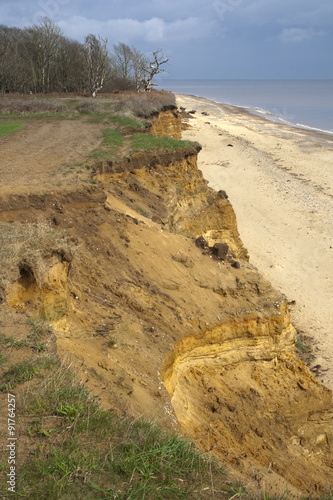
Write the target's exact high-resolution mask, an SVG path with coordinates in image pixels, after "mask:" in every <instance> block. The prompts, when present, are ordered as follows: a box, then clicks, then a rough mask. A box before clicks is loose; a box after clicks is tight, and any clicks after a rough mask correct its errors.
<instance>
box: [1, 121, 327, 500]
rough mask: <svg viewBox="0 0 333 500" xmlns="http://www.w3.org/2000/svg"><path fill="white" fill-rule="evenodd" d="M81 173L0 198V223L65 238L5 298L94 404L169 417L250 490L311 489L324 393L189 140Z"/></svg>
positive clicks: (321, 454) (319, 487)
mask: <svg viewBox="0 0 333 500" xmlns="http://www.w3.org/2000/svg"><path fill="white" fill-rule="evenodd" d="M175 119H176V118H175ZM95 168H96V173H95V178H96V180H97V181H100V183H99V184H98V185H91V186H90V187H89V188H87V187H85V188H82V187H78V188H76V189H74V188H73V189H72V190H70V189H69V190H67V191H62V192H60V191H56V190H55V189H50V190H49V191H45V192H44V193H43V195H42V196H41V195H28V194H22V195H21V196H18V195H14V194H12V195H9V196H8V197H7V198H3V199H2V200H0V208H1V214H0V222H1V224H2V229H3V230H5V228H6V225H8V224H12V223H13V221H15V222H16V223H20V222H24V223H27V222H32V223H35V222H38V221H41V220H42V221H47V222H48V223H49V224H50V226H51V227H54V228H61V229H65V230H66V231H67V232H68V233H69V234H70V235H71V237H72V239H73V242H75V246H76V251H75V253H74V255H73V258H71V259H70V258H67V257H66V255H60V254H57V255H53V256H51V257H50V256H48V257H47V256H45V270H44V272H43V273H42V274H38V270H37V269H34V267H33V266H30V268H29V269H30V270H29V273H26V272H22V269H23V268H24V266H21V275H20V277H19V278H18V279H17V280H16V281H15V282H14V283H12V284H11V285H10V286H9V287H8V288H7V290H6V294H5V299H6V301H7V304H8V305H10V306H11V307H12V308H14V309H16V310H17V311H28V312H29V313H32V314H38V315H41V316H43V317H45V318H46V319H47V320H48V321H49V322H50V323H52V324H53V325H54V327H55V331H56V335H57V349H58V352H59V354H60V355H61V356H62V357H64V358H66V357H70V359H71V360H72V362H73V363H75V365H76V366H77V367H80V368H78V375H79V376H80V377H81V378H82V380H83V382H84V383H86V384H87V385H88V387H89V389H90V390H91V391H92V393H94V394H96V395H98V396H99V397H100V398H101V403H102V405H104V406H106V407H111V408H113V409H116V410H117V411H118V412H123V413H127V414H130V415H133V416H139V415H145V416H147V417H149V418H157V419H158V420H159V421H160V423H161V424H163V425H166V426H169V427H174V428H177V427H178V426H179V428H180V429H181V430H182V432H183V433H185V434H187V435H189V436H191V437H192V438H193V439H194V440H195V441H196V443H197V444H198V446H200V447H201V448H202V450H204V451H207V450H209V451H210V452H211V453H213V454H214V455H215V456H216V457H217V458H218V459H219V460H220V461H221V462H222V463H227V464H228V466H229V467H230V469H231V471H232V473H233V474H234V477H235V478H236V479H239V480H242V482H243V483H245V486H247V487H249V489H250V490H252V491H253V492H257V491H259V490H261V491H263V490H265V491H267V492H270V491H273V492H274V493H279V492H280V493H284V492H285V491H286V490H287V489H288V490H289V491H290V498H292V495H294V497H295V498H300V497H301V494H307V493H308V492H311V494H312V495H314V496H316V495H317V496H320V494H321V492H322V491H325V490H327V489H328V488H329V486H330V484H332V482H333V476H332V465H333V463H332V446H333V431H332V414H333V408H332V395H331V392H330V391H329V390H328V389H326V388H325V387H323V386H322V385H320V384H319V383H318V382H317V381H316V379H315V378H314V377H313V375H312V373H311V372H310V371H309V370H308V369H307V367H306V366H305V365H304V364H303V363H302V362H301V361H300V360H299V359H298V358H297V357H296V355H295V353H294V342H295V334H296V332H295V330H294V328H293V326H292V325H291V323H290V317H289V313H288V309H287V300H286V298H285V297H284V296H282V295H281V294H280V293H279V292H277V291H276V290H274V289H272V287H271V285H270V283H269V282H268V281H267V280H265V278H264V277H263V276H262V275H261V274H260V273H259V272H258V270H256V269H255V268H253V266H251V264H250V263H249V262H248V256H247V252H246V250H245V249H244V247H243V245H242V243H241V240H240V237H239V234H238V230H237V224H236V218H235V215H234V212H233V209H232V206H231V204H230V202H229V201H228V198H227V197H226V195H225V193H223V192H221V193H215V192H214V191H213V190H211V189H209V188H208V187H207V183H206V181H205V180H204V179H203V177H202V173H201V172H200V171H199V170H198V169H197V165H196V152H193V151H189V150H181V151H177V152H174V153H170V152H167V151H162V152H161V151H160V152H158V153H150V154H145V155H143V154H140V155H139V154H137V155H136V156H134V157H132V158H130V161H127V162H126V163H124V164H122V165H121V164H112V163H99V164H96V167H95ZM199 236H204V238H205V239H206V240H207V243H208V245H209V246H210V247H213V246H214V244H215V243H226V244H227V245H228V251H227V253H226V254H225V255H224V256H223V258H222V257H220V258H219V257H218V256H217V255H216V254H214V253H212V252H210V251H209V250H207V248H200V247H198V246H197V245H196V244H195V240H196V238H198V237H199ZM5 306H6V305H5ZM5 306H4V307H5ZM6 307H7V306H6ZM270 489H271V490H270Z"/></svg>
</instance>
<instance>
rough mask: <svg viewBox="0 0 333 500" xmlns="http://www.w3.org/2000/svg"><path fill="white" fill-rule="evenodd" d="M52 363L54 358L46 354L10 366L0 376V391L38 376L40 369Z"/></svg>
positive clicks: (11, 388) (8, 389)
mask: <svg viewBox="0 0 333 500" xmlns="http://www.w3.org/2000/svg"><path fill="white" fill-rule="evenodd" d="M53 364H55V359H54V358H52V357H49V356H46V357H43V358H38V360H30V361H29V360H28V361H22V362H20V363H17V364H15V365H12V366H10V367H9V368H8V369H7V370H6V371H5V372H4V373H3V374H2V375H1V377H0V392H5V391H12V390H13V389H14V388H15V387H16V386H17V385H19V384H23V383H24V382H26V381H28V380H31V379H32V378H34V377H37V376H39V374H40V372H41V371H42V370H44V369H48V368H50V366H52V365H53Z"/></svg>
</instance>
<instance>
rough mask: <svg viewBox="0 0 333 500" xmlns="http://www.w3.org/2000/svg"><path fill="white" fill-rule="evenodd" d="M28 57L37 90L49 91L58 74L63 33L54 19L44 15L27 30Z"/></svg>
mask: <svg viewBox="0 0 333 500" xmlns="http://www.w3.org/2000/svg"><path fill="white" fill-rule="evenodd" d="M25 34H26V44H27V45H26V57H27V58H28V60H30V64H31V70H32V75H33V84H34V90H35V92H44V93H45V92H49V91H50V86H51V82H52V80H53V79H55V78H56V75H57V63H58V53H59V48H60V42H61V37H62V33H61V30H60V28H59V26H57V25H56V24H55V23H53V21H51V20H50V19H48V18H47V17H44V18H43V19H42V21H41V24H40V25H35V26H33V27H32V28H29V29H27V30H25ZM27 49H28V50H27Z"/></svg>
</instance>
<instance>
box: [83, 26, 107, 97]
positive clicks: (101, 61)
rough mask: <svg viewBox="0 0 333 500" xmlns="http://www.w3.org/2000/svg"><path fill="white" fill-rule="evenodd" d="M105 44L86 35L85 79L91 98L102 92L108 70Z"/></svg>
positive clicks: (101, 40)
mask: <svg viewBox="0 0 333 500" xmlns="http://www.w3.org/2000/svg"><path fill="white" fill-rule="evenodd" d="M107 42H108V41H107V40H103V39H102V38H100V37H98V38H96V37H95V35H88V36H87V37H86V39H85V56H86V67H87V79H88V84H89V90H90V92H91V95H92V97H95V96H96V92H98V91H100V90H102V88H103V84H104V81H105V78H106V76H107V74H108V72H109V69H110V61H109V55H108V50H107Z"/></svg>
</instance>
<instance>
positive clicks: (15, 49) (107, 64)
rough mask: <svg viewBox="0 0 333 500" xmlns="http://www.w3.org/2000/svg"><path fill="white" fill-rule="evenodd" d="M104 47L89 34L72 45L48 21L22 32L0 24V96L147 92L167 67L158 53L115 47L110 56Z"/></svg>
mask: <svg viewBox="0 0 333 500" xmlns="http://www.w3.org/2000/svg"><path fill="white" fill-rule="evenodd" d="M107 43H108V41H107V40H106V39H105V40H104V39H102V38H101V37H100V36H98V37H97V36H95V35H93V34H90V35H88V36H87V37H86V38H85V41H84V43H83V44H82V43H80V42H78V41H76V40H71V39H69V38H67V37H65V36H64V35H63V33H62V32H61V29H60V28H59V26H58V25H56V24H55V23H53V22H52V21H51V20H50V19H48V18H47V17H45V18H43V19H42V20H41V22H40V24H39V25H34V26H32V27H28V28H24V29H20V28H10V27H7V26H4V25H0V92H1V93H9V92H18V93H50V92H75V93H86V92H88V91H89V92H90V93H91V94H92V95H93V96H95V95H96V92H98V91H105V92H112V91H114V90H150V89H151V87H152V79H153V77H154V76H155V75H156V74H158V73H161V72H162V71H163V68H162V66H163V65H164V64H166V63H167V62H168V58H165V57H164V56H163V54H162V53H161V51H160V50H156V51H155V52H152V55H151V58H148V57H147V56H145V55H144V54H143V53H142V52H140V51H139V50H137V49H136V48H135V47H133V46H132V47H130V46H129V45H127V44H125V43H118V44H116V45H113V51H112V52H111V53H110V52H109V50H108V47H107Z"/></svg>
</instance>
